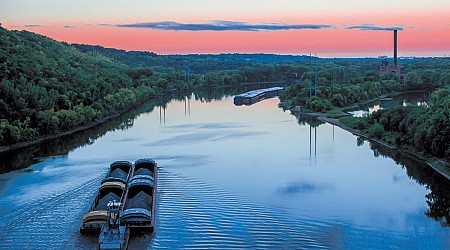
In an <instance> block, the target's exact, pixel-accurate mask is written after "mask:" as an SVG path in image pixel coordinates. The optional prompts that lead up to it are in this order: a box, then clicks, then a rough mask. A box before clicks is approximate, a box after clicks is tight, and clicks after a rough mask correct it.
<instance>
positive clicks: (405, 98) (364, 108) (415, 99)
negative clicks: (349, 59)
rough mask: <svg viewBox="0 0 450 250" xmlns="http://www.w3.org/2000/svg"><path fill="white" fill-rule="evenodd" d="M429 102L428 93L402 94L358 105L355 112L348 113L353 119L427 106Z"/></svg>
mask: <svg viewBox="0 0 450 250" xmlns="http://www.w3.org/2000/svg"><path fill="white" fill-rule="evenodd" d="M429 100H430V93H429V92H423V91H417V92H410V93H403V94H399V95H396V96H394V97H393V98H382V99H379V100H376V101H374V102H371V103H368V104H365V105H360V106H359V108H358V109H357V110H351V111H349V112H348V113H349V114H351V115H353V116H355V117H364V116H368V115H370V114H372V113H373V112H375V111H378V110H380V109H388V108H393V107H399V106H404V107H406V106H428V103H429Z"/></svg>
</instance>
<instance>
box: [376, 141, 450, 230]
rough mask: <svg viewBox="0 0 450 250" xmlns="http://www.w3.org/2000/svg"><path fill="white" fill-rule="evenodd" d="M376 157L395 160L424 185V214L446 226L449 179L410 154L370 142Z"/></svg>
mask: <svg viewBox="0 0 450 250" xmlns="http://www.w3.org/2000/svg"><path fill="white" fill-rule="evenodd" d="M370 147H371V149H372V150H373V151H374V155H375V156H376V157H379V156H383V157H389V158H392V159H394V160H395V162H396V163H397V164H399V165H400V166H402V167H403V168H405V169H406V172H407V174H408V176H409V177H410V178H411V179H413V180H415V181H416V182H417V183H418V184H420V185H423V186H426V187H427V188H428V190H429V191H430V192H429V193H428V194H427V195H426V196H425V197H426V202H427V204H428V207H429V208H428V209H427V211H426V212H425V214H426V215H427V216H429V217H431V218H433V219H435V220H436V221H439V222H440V224H441V225H442V226H445V227H448V226H449V222H450V189H449V187H450V181H449V180H448V179H446V178H444V177H443V176H442V175H440V174H438V173H436V172H435V171H433V170H432V169H431V168H430V167H429V166H427V165H426V163H424V162H419V161H417V160H415V159H413V158H412V157H411V156H409V155H406V154H402V153H400V152H398V151H394V150H390V149H388V148H386V147H383V146H380V145H378V144H371V145H370Z"/></svg>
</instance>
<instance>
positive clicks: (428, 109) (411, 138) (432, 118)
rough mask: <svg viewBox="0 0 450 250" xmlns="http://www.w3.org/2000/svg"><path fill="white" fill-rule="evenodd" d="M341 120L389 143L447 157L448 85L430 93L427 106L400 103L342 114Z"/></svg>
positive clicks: (449, 128) (449, 157)
mask: <svg viewBox="0 0 450 250" xmlns="http://www.w3.org/2000/svg"><path fill="white" fill-rule="evenodd" d="M340 120H341V122H343V123H344V124H346V125H348V126H350V127H352V128H354V129H358V130H360V131H362V132H363V133H365V134H368V135H369V136H370V137H372V138H376V139H381V140H383V141H385V142H387V143H389V144H390V145H394V146H396V147H397V148H401V149H404V150H406V151H410V152H418V153H420V154H421V155H425V156H432V157H433V156H434V157H439V158H443V159H446V160H447V161H450V143H449V142H450V89H449V88H448V86H447V88H440V89H438V90H436V91H434V92H433V93H432V94H431V96H430V104H429V106H406V107H403V106H400V107H394V108H389V109H382V110H378V111H377V112H374V113H372V114H370V115H369V116H368V117H344V118H341V119H340Z"/></svg>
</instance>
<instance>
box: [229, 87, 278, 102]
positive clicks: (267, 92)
mask: <svg viewBox="0 0 450 250" xmlns="http://www.w3.org/2000/svg"><path fill="white" fill-rule="evenodd" d="M283 89H284V88H283V87H273V88H267V89H257V90H252V91H249V92H245V93H242V94H239V95H236V96H234V105H238V106H240V105H252V104H254V103H257V102H259V101H262V100H264V99H268V98H272V97H275V96H277V95H278V94H279V92H280V91H281V90H283Z"/></svg>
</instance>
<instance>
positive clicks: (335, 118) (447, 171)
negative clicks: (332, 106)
mask: <svg viewBox="0 0 450 250" xmlns="http://www.w3.org/2000/svg"><path fill="white" fill-rule="evenodd" d="M414 92H418V91H408V92H396V93H390V94H386V95H382V96H379V97H377V98H373V99H371V100H366V101H364V102H360V103H356V104H353V105H351V106H348V107H345V108H342V112H341V113H337V114H328V113H317V112H305V113H301V114H304V115H310V116H315V117H317V119H319V120H320V121H323V122H327V123H330V124H333V125H335V126H338V127H340V128H342V129H344V130H346V131H348V132H350V133H352V134H354V135H357V136H360V137H362V138H365V139H367V140H369V141H371V142H375V143H377V144H380V145H382V146H384V147H387V148H389V149H391V150H397V151H399V152H401V153H404V154H408V155H409V156H412V157H414V158H415V159H417V160H420V161H423V162H425V163H426V165H427V166H429V167H431V168H432V169H433V170H434V171H436V172H438V173H439V174H440V175H442V176H444V177H445V178H447V179H448V180H450V168H449V167H447V166H448V165H449V163H448V162H446V161H445V160H444V159H440V158H434V157H433V158H431V157H428V156H424V155H422V154H420V153H418V152H416V151H412V150H404V149H400V148H398V147H396V146H394V145H391V144H389V143H386V142H384V141H382V140H380V139H375V138H372V137H370V136H369V135H367V134H365V133H363V132H362V131H360V130H358V129H353V128H350V127H348V126H347V125H345V124H344V123H342V122H341V121H340V120H339V118H341V117H343V116H348V115H349V114H347V113H345V112H344V111H348V110H352V109H355V108H357V107H358V106H359V105H364V104H368V103H370V102H373V101H376V100H381V99H383V98H389V97H393V96H396V95H400V94H405V93H414Z"/></svg>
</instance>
